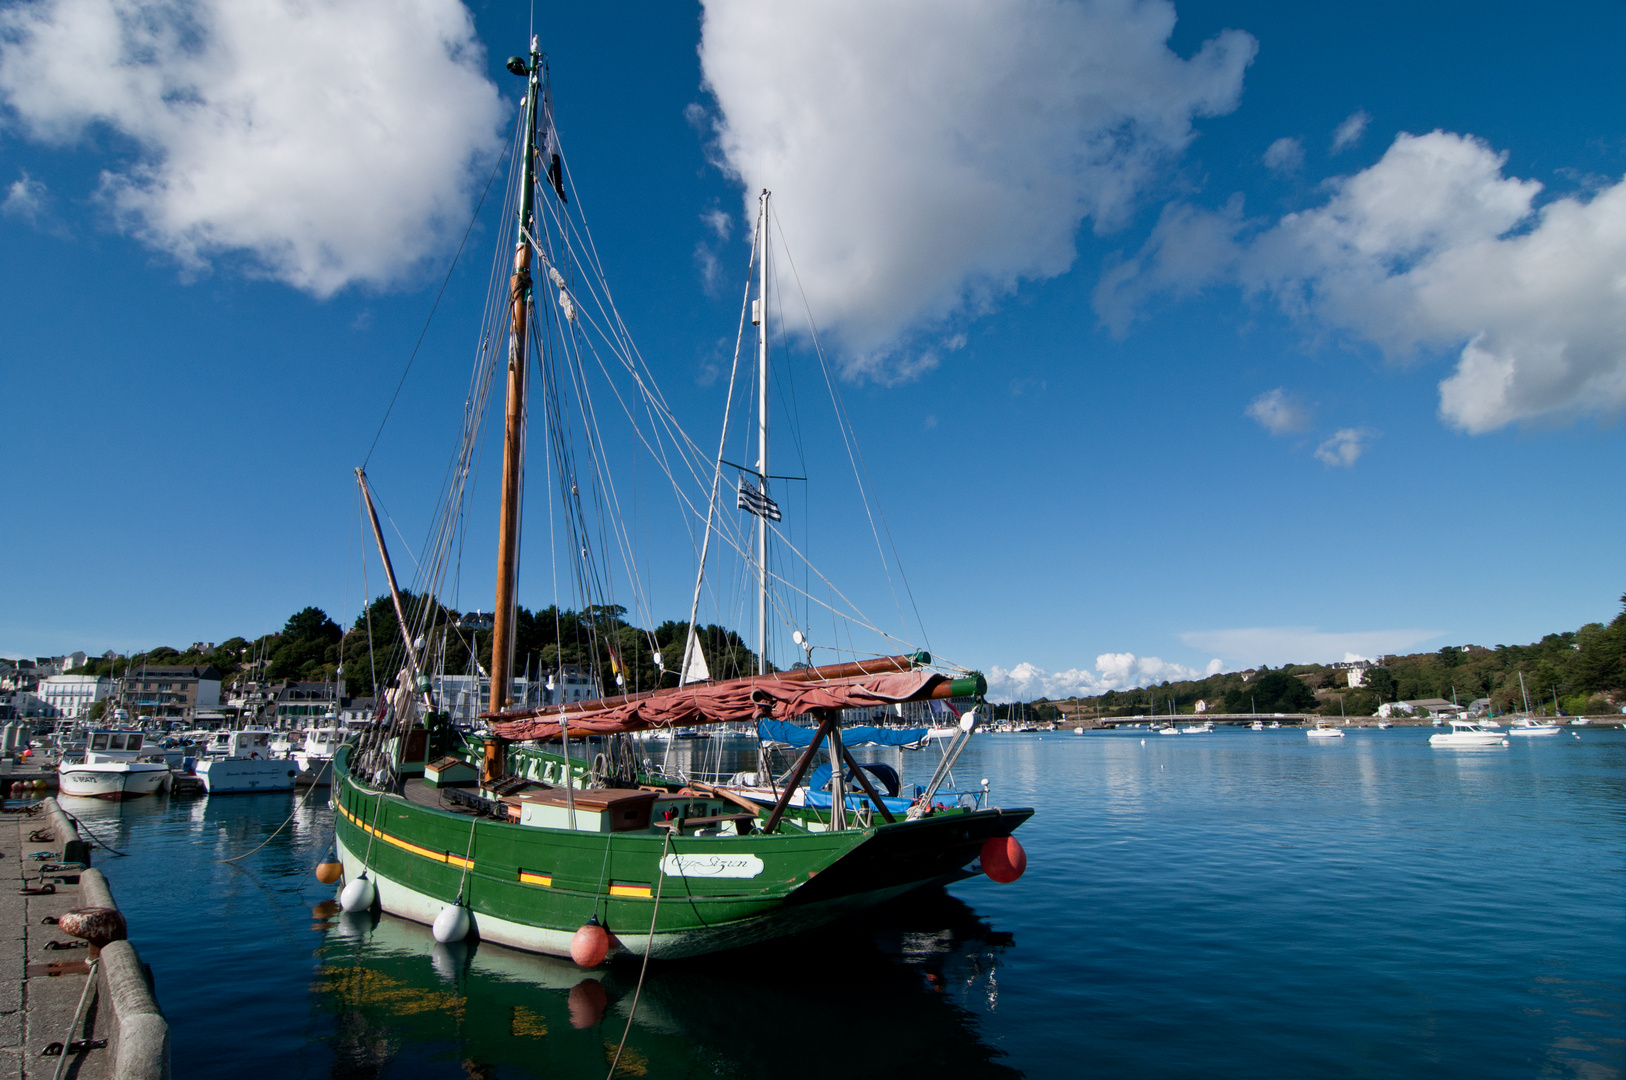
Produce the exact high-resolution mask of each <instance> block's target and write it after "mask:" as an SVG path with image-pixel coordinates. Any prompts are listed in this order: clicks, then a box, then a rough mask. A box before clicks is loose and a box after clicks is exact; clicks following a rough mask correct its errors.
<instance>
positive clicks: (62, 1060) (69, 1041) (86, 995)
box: [51, 811, 102, 1080]
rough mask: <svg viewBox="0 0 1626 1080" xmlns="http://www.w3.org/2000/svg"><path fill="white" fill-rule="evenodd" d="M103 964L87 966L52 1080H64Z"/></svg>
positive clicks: (93, 961)
mask: <svg viewBox="0 0 1626 1080" xmlns="http://www.w3.org/2000/svg"><path fill="white" fill-rule="evenodd" d="M63 813H67V811H63ZM101 962H102V958H101V957H99V956H98V957H97V958H96V959H94V960H92V961H91V962H90V963H89V964H88V965H87V966H88V967H89V969H90V970H89V971H88V972H87V973H86V975H85V988H84V989H83V990H82V991H80V992H79V1007H78V1008H77V1009H75V1010H74V1011H73V1023H71V1024H69V1025H68V1034H67V1035H66V1036H65V1037H64V1038H63V1040H62V1056H61V1057H59V1058H57V1062H56V1072H54V1073H53V1074H51V1080H62V1070H63V1069H64V1068H66V1067H67V1064H68V1054H69V1053H70V1052H71V1050H72V1048H73V1042H74V1039H73V1033H74V1032H75V1031H78V1030H79V1025H80V1023H81V1022H82V1021H83V1020H84V1019H85V1003H86V1002H87V1001H89V1000H90V992H91V991H92V990H94V989H96V968H97V966H98V965H100V964H101Z"/></svg>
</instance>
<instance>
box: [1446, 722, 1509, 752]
mask: <svg viewBox="0 0 1626 1080" xmlns="http://www.w3.org/2000/svg"><path fill="white" fill-rule="evenodd" d="M1428 744H1429V745H1430V746H1446V747H1450V746H1458V747H1462V746H1506V745H1507V744H1508V743H1507V739H1506V738H1505V737H1504V736H1503V733H1502V732H1501V731H1500V730H1498V729H1496V728H1492V727H1487V726H1485V725H1484V724H1481V723H1477V722H1475V721H1473V720H1452V721H1451V730H1450V731H1436V732H1435V733H1434V734H1432V735H1430V736H1429V737H1428Z"/></svg>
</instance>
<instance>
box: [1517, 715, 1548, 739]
mask: <svg viewBox="0 0 1626 1080" xmlns="http://www.w3.org/2000/svg"><path fill="white" fill-rule="evenodd" d="M1559 730H1560V729H1559V726H1558V725H1557V724H1538V723H1537V722H1536V721H1534V720H1532V719H1531V718H1530V717H1528V716H1519V717H1515V718H1514V719H1513V720H1512V722H1511V723H1509V724H1508V729H1507V733H1508V734H1509V735H1557V734H1558V732H1559Z"/></svg>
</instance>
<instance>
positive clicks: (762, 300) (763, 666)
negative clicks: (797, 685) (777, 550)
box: [755, 188, 768, 675]
mask: <svg viewBox="0 0 1626 1080" xmlns="http://www.w3.org/2000/svg"><path fill="white" fill-rule="evenodd" d="M761 203H762V207H761V210H760V211H759V221H760V224H759V226H758V228H759V230H760V235H761V236H762V251H761V259H762V261H761V262H760V263H758V264H757V269H758V278H757V281H758V284H757V312H756V316H757V317H756V320H755V321H756V324H757V481H758V483H760V484H761V485H762V496H763V498H764V499H766V498H767V497H768V189H767V188H763V189H762V198H761ZM757 585H758V589H757V674H758V675H766V674H768V515H766V514H760V515H758V517H757Z"/></svg>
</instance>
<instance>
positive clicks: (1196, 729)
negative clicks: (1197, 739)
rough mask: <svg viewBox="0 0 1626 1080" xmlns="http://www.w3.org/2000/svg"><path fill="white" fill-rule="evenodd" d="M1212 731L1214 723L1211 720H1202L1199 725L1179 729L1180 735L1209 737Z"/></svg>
mask: <svg viewBox="0 0 1626 1080" xmlns="http://www.w3.org/2000/svg"><path fill="white" fill-rule="evenodd" d="M1213 731H1214V722H1213V721H1212V720H1204V721H1203V722H1202V723H1200V724H1187V725H1186V726H1185V727H1183V728H1181V729H1180V734H1182V735H1210V734H1213Z"/></svg>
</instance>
